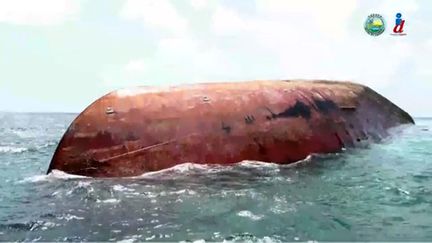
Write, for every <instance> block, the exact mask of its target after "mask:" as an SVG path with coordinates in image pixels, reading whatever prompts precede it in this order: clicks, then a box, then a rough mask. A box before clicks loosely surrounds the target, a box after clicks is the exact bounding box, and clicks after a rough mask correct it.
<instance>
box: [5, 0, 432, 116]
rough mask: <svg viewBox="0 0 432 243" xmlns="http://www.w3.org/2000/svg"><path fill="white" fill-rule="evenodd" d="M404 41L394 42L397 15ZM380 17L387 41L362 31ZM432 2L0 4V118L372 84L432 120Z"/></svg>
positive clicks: (65, 0)
mask: <svg viewBox="0 0 432 243" xmlns="http://www.w3.org/2000/svg"><path fill="white" fill-rule="evenodd" d="M397 12H400V13H402V18H403V19H405V21H406V22H405V26H404V32H405V33H406V34H407V35H406V36H392V35H390V33H391V32H392V29H393V26H394V23H395V14H396V13H397ZM371 13H378V14H381V15H382V16H383V17H384V18H385V20H386V23H387V29H386V31H385V32H384V33H383V34H382V35H380V36H377V37H373V36H369V35H368V34H367V33H366V32H365V31H364V29H363V24H364V21H365V20H366V17H367V16H368V15H369V14H371ZM431 13H432V1H430V0H383V1H377V0H369V1H360V0H340V1H328V0H326V1H319V0H297V1H291V0H286V1H282V0H235V1H232V0H226V1H205V0H171V1H163V0H109V1H108V0H91V1H90V0H81V1H79V0H38V1H35V0H29V1H25V0H0V111H32V112H35V111H49V112H50V111H64V112H80V111H82V110H83V109H84V108H85V107H86V106H87V105H89V104H90V103H91V102H92V101H94V100H95V99H97V98H99V97H100V96H102V95H103V94H106V93H108V92H109V91H111V90H114V89H118V88H121V87H130V86H137V85H151V86H161V85H177V84H184V83H197V82H211V81H240V80H257V79H266V80H268V79H298V78H300V79H330V80H350V81H354V82H358V83H362V84H366V85H368V86H370V87H371V88H373V89H375V90H376V91H378V92H379V93H381V94H383V95H384V96H386V97H387V98H389V99H390V100H392V101H393V102H394V103H396V104H397V105H399V106H400V107H402V108H403V109H405V110H406V111H408V112H409V113H410V114H411V115H413V116H432V67H431V66H432V65H431V64H432V60H430V59H431V57H432V14H431Z"/></svg>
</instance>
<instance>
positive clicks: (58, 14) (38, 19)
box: [0, 0, 80, 25]
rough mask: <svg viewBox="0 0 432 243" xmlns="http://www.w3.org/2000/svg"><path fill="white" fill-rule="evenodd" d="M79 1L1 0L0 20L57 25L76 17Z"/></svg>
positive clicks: (24, 23) (13, 22)
mask: <svg viewBox="0 0 432 243" xmlns="http://www.w3.org/2000/svg"><path fill="white" fill-rule="evenodd" d="M79 3H80V2H79V1H74V0H38V1H32V0H12V1H10V0H0V22H5V23H10V24H17V25H56V24H61V23H63V22H64V21H67V20H69V19H72V18H74V17H76V15H77V14H78V12H79Z"/></svg>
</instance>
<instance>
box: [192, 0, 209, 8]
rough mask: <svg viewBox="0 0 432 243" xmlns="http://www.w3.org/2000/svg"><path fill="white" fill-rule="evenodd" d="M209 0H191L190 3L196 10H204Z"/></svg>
mask: <svg viewBox="0 0 432 243" xmlns="http://www.w3.org/2000/svg"><path fill="white" fill-rule="evenodd" d="M208 4H209V0H190V5H191V6H192V7H193V8H194V9H196V10H202V9H205V8H207V7H208Z"/></svg>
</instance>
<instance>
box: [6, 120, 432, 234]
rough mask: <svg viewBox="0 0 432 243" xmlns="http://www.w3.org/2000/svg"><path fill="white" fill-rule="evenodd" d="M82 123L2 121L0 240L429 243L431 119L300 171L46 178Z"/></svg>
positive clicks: (251, 166) (255, 165)
mask: <svg viewBox="0 0 432 243" xmlns="http://www.w3.org/2000/svg"><path fill="white" fill-rule="evenodd" d="M74 117H75V115H74V114H18V113H0V240H2V241H3V240H8V241H30V240H38V241H80V240H84V241H108V240H110V241H119V240H127V241H135V240H136V241H145V240H147V241H196V240H201V241H202V240H205V241H223V240H226V241H245V240H246V241H249V240H250V241H305V240H318V241H325V240H387V241H392V240H417V241H421V240H431V239H432V204H431V203H432V186H431V185H432V120H428V119H417V120H416V122H417V125H416V126H411V127H408V128H406V129H404V130H403V131H401V132H400V131H399V132H394V133H396V134H395V135H393V136H394V138H393V139H389V140H387V141H384V142H383V143H381V144H375V145H372V146H370V147H369V148H367V149H357V150H351V151H345V153H342V154H335V155H326V156H312V157H311V158H309V159H307V160H305V161H304V162H302V163H299V164H297V165H296V166H278V165H274V164H265V163H259V162H242V163H240V164H238V165H235V166H230V167H220V166H199V165H193V164H186V165H180V166H177V167H175V168H173V169H169V170H166V171H162V172H157V173H152V174H147V175H144V176H141V177H139V178H129V179H92V178H82V177H74V176H70V175H67V174H64V173H62V172H59V171H56V172H55V173H53V174H51V175H48V176H45V175H44V172H45V171H46V169H47V167H48V164H49V161H50V159H51V156H52V153H53V152H54V150H55V147H56V144H57V142H58V140H59V139H60V137H61V135H62V134H63V132H64V131H65V130H66V128H67V126H68V125H69V123H70V122H71V121H72V119H73V118H74Z"/></svg>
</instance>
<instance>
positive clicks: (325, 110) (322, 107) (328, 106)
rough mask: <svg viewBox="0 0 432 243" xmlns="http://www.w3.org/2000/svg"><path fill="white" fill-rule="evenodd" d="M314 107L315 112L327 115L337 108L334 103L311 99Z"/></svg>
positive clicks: (326, 100)
mask: <svg viewBox="0 0 432 243" xmlns="http://www.w3.org/2000/svg"><path fill="white" fill-rule="evenodd" d="M313 101H314V103H315V106H316V107H317V110H318V111H319V112H321V113H322V114H329V113H330V112H332V111H335V110H337V109H338V106H337V105H336V103H335V102H334V101H332V100H328V99H325V100H319V99H313Z"/></svg>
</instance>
